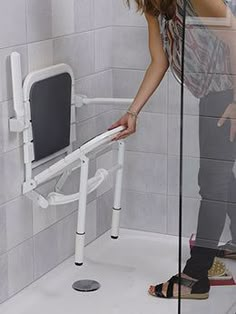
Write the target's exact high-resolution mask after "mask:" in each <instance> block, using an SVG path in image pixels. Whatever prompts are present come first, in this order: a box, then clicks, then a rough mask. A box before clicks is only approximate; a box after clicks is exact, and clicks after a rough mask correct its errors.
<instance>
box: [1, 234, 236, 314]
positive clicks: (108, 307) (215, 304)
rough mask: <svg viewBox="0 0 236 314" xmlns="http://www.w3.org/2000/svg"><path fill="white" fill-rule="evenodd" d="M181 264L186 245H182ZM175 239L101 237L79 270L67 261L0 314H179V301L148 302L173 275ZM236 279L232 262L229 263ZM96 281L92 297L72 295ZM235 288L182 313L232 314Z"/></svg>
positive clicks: (187, 305) (214, 292) (185, 306)
mask: <svg viewBox="0 0 236 314" xmlns="http://www.w3.org/2000/svg"><path fill="white" fill-rule="evenodd" d="M184 242H185V243H184V250H183V251H184V252H183V255H184V259H186V258H187V257H188V251H189V249H188V243H187V241H184ZM177 256H178V239H177V238H176V237H172V236H165V235H159V234H154V233H147V232H140V231H133V230H126V229H121V233H120V237H119V239H118V240H112V239H111V238H110V232H108V233H106V234H104V235H103V236H102V237H100V238H99V239H97V240H96V241H94V242H92V243H91V244H90V245H88V246H87V247H86V249H85V262H84V265H83V266H82V267H76V266H75V265H74V258H73V257H72V258H69V259H68V260H66V261H65V262H64V263H62V264H60V265H59V266H58V267H57V268H55V269H53V270H52V271H50V272H49V273H48V274H46V275H45V276H43V277H42V278H40V279H39V280H37V281H36V282H34V283H33V284H32V285H30V286H29V287H27V288H25V289H24V290H23V291H21V292H20V293H18V294H17V295H16V296H14V297H13V298H11V299H10V300H8V301H6V302H5V303H3V304H1V305H0V313H1V314H174V313H176V314H177V300H163V299H158V298H155V297H152V296H149V295H148V293H147V289H148V287H149V284H156V283H159V282H162V281H166V280H167V279H169V278H170V277H171V276H172V275H173V274H175V273H177V267H178V266H177V261H178V260H177ZM227 265H228V267H229V268H230V270H231V271H232V272H233V273H234V275H235V276H236V262H235V261H227ZM79 279H94V280H97V281H99V282H100V284H101V288H100V289H99V290H98V291H96V292H87V293H82V292H76V291H75V290H73V289H72V284H73V282H74V281H76V280H79ZM234 303H235V305H236V286H233V287H213V288H212V289H211V291H210V298H209V299H208V300H206V301H182V313H183V314H185V313H186V314H187V313H191V314H195V313H196V314H199V313H201V314H211V313H212V314H235V313H236V307H235V305H234Z"/></svg>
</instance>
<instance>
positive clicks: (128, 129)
mask: <svg viewBox="0 0 236 314" xmlns="http://www.w3.org/2000/svg"><path fill="white" fill-rule="evenodd" d="M136 120H137V117H135V116H132V115H131V114H129V113H128V112H127V113H125V114H124V115H123V116H122V117H121V118H120V119H119V120H118V121H116V122H115V123H113V124H112V125H111V126H110V127H109V128H108V130H111V129H114V128H117V127H118V126H121V125H122V126H124V127H125V130H124V131H121V132H119V133H118V134H117V135H115V136H114V137H113V139H112V140H113V141H117V140H121V139H123V138H125V137H127V136H129V135H131V134H133V133H135V131H136Z"/></svg>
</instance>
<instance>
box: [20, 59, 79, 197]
mask: <svg viewBox="0 0 236 314" xmlns="http://www.w3.org/2000/svg"><path fill="white" fill-rule="evenodd" d="M74 83H75V80H74V75H73V71H72V69H71V67H70V66H69V65H67V64H63V63H62V64H57V65H53V66H51V67H47V68H43V69H40V70H37V71H34V72H31V73H29V74H28V75H27V76H26V78H25V80H24V84H23V98H24V112H25V116H24V119H25V126H26V127H25V129H24V131H23V140H24V164H25V185H24V186H25V188H24V189H25V191H27V190H28V189H29V188H30V184H31V179H32V177H33V173H32V172H33V169H35V168H37V167H38V166H40V165H43V164H45V163H47V162H48V161H50V160H53V159H54V158H55V157H59V156H61V155H62V154H68V153H70V152H71V151H72V142H73V141H75V140H76V135H75V134H76V132H75V103H74V100H75V95H74ZM28 187H29V188H28Z"/></svg>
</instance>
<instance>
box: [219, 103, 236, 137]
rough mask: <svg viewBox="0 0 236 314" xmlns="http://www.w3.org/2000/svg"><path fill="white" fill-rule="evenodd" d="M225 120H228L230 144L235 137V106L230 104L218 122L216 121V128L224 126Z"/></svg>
mask: <svg viewBox="0 0 236 314" xmlns="http://www.w3.org/2000/svg"><path fill="white" fill-rule="evenodd" d="M227 119H230V123H231V126H230V136H229V139H230V142H233V141H234V139H235V135H236V104H235V103H232V104H230V105H229V106H228V107H227V108H226V110H225V112H224V113H223V115H222V117H221V118H220V120H219V121H218V124H217V125H218V126H219V127H221V126H222V125H224V123H225V121H226V120H227Z"/></svg>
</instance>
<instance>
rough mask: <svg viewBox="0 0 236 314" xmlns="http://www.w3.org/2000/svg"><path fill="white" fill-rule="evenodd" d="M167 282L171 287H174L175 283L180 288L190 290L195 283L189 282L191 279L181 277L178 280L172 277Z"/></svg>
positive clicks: (176, 277)
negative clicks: (171, 284) (183, 287)
mask: <svg viewBox="0 0 236 314" xmlns="http://www.w3.org/2000/svg"><path fill="white" fill-rule="evenodd" d="M169 282H171V283H173V285H174V284H175V283H177V284H179V283H180V285H181V286H185V287H187V288H192V287H193V286H194V285H195V284H196V282H197V281H195V280H191V279H187V278H182V277H181V278H179V277H178V276H173V277H172V278H171V279H170V280H169Z"/></svg>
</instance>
